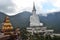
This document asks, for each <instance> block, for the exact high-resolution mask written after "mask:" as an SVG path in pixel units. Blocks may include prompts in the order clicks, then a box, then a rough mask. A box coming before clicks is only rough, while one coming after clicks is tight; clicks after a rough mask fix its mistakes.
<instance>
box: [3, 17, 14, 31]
mask: <svg viewBox="0 0 60 40" xmlns="http://www.w3.org/2000/svg"><path fill="white" fill-rule="evenodd" d="M12 30H13V27H12V24H11V23H10V20H9V17H8V16H6V17H5V20H4V22H3V24H2V32H10V31H12Z"/></svg>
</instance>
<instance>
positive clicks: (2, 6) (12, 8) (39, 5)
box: [0, 0, 60, 15]
mask: <svg viewBox="0 0 60 40" xmlns="http://www.w3.org/2000/svg"><path fill="white" fill-rule="evenodd" d="M33 1H34V2H35V6H36V10H37V14H39V13H43V14H47V13H50V12H56V11H59V10H60V0H0V11H2V12H4V13H6V14H8V15H15V14H17V13H18V12H22V11H30V12H31V11H32V8H33Z"/></svg>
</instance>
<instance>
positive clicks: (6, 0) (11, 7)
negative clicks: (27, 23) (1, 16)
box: [0, 0, 16, 14]
mask: <svg viewBox="0 0 60 40" xmlns="http://www.w3.org/2000/svg"><path fill="white" fill-rule="evenodd" d="M15 8H16V6H15V4H14V3H13V2H12V1H11V0H0V11H2V12H4V13H6V14H11V13H14V12H15Z"/></svg>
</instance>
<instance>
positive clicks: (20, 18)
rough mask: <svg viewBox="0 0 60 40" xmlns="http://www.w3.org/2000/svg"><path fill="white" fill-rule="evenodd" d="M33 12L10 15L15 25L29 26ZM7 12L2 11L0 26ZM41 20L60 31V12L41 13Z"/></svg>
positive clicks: (0, 13)
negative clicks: (44, 14) (43, 14)
mask: <svg viewBox="0 0 60 40" xmlns="http://www.w3.org/2000/svg"><path fill="white" fill-rule="evenodd" d="M31 15H32V13H30V12H27V11H24V12H21V13H18V14H17V15H15V16H9V17H10V21H11V23H12V25H13V26H14V27H29V23H30V22H29V21H30V16H31ZM5 16H6V14H4V13H2V12H0V26H1V24H2V22H3V20H4V18H5ZM39 18H40V21H41V22H43V23H44V25H45V26H47V27H48V28H52V29H54V30H55V32H57V33H60V31H59V30H60V12H54V13H49V14H47V16H42V15H39Z"/></svg>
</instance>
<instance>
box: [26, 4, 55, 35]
mask: <svg viewBox="0 0 60 40" xmlns="http://www.w3.org/2000/svg"><path fill="white" fill-rule="evenodd" d="M27 31H28V32H30V33H31V34H32V35H33V34H34V33H40V34H43V35H46V34H48V35H51V34H53V32H54V30H47V27H44V26H43V23H41V22H40V20H39V17H38V15H37V14H36V8H35V4H34V3H33V10H32V15H31V16H30V27H27Z"/></svg>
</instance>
